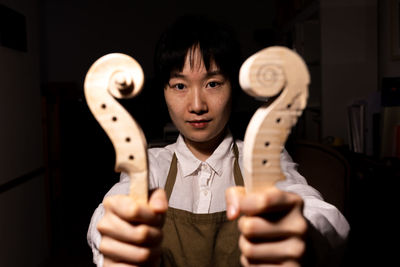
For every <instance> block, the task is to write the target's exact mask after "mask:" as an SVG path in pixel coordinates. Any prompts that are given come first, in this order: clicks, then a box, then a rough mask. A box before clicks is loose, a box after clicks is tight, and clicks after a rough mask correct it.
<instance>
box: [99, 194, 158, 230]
mask: <svg viewBox="0 0 400 267" xmlns="http://www.w3.org/2000/svg"><path fill="white" fill-rule="evenodd" d="M155 193H156V192H155ZM160 195H161V194H160V193H158V194H156V197H155V198H154V200H153V198H150V201H152V202H151V203H153V204H152V205H153V206H154V207H155V208H156V210H153V209H152V207H153V206H152V205H150V203H149V205H140V204H138V203H136V202H135V200H134V199H132V198H131V197H129V196H127V195H115V196H110V197H107V198H106V199H105V200H104V201H103V206H104V209H105V212H106V213H113V214H115V215H116V216H118V217H120V218H121V219H122V220H125V221H129V222H134V223H146V224H148V225H153V226H159V225H161V224H162V223H163V216H162V215H161V214H160V210H161V209H162V208H161V207H159V206H162V205H161V204H160V203H158V202H161V200H162V197H161V196H160Z"/></svg>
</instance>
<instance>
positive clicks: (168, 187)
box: [164, 153, 178, 201]
mask: <svg viewBox="0 0 400 267" xmlns="http://www.w3.org/2000/svg"><path fill="white" fill-rule="evenodd" d="M177 162H178V161H177V159H176V155H175V153H174V155H173V156H172V161H171V166H170V167H169V172H168V176H167V182H166V183H165V187H164V190H165V192H166V193H167V200H168V201H169V198H170V197H171V194H172V189H174V185H175V180H176V174H177V173H178V163H177Z"/></svg>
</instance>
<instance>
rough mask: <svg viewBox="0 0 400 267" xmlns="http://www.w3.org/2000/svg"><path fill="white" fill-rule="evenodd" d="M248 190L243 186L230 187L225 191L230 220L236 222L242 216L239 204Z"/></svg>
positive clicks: (227, 212)
mask: <svg viewBox="0 0 400 267" xmlns="http://www.w3.org/2000/svg"><path fill="white" fill-rule="evenodd" d="M245 194H246V189H245V188H244V187H243V186H234V187H229V188H228V189H226V191H225V199H226V216H227V217H228V219H229V220H234V219H236V218H237V217H239V215H240V209H239V203H240V200H241V199H242V198H243V197H244V196H245Z"/></svg>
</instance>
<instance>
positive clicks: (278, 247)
mask: <svg viewBox="0 0 400 267" xmlns="http://www.w3.org/2000/svg"><path fill="white" fill-rule="evenodd" d="M239 248H240V250H241V251H242V257H243V258H245V259H246V261H247V263H252V264H255V263H265V264H267V263H268V264H278V263H284V262H290V261H291V262H296V261H299V260H300V259H301V257H302V255H303V254H304V251H305V243H304V242H303V240H302V239H301V238H298V237H291V238H288V239H284V240H281V241H276V242H261V243H253V242H249V241H248V240H247V239H246V238H244V237H243V236H241V237H240V239H239ZM247 265H248V264H247Z"/></svg>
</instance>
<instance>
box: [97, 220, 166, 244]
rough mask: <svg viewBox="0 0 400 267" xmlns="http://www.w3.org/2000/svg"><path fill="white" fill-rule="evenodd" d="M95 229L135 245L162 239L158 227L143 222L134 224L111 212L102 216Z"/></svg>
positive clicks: (152, 242)
mask: <svg viewBox="0 0 400 267" xmlns="http://www.w3.org/2000/svg"><path fill="white" fill-rule="evenodd" d="M97 229H98V230H99V232H100V233H101V234H102V235H103V236H108V237H110V238H114V239H116V240H120V241H122V242H126V243H131V244H136V245H142V246H151V245H157V244H158V243H160V242H161V240H162V232H161V231H160V230H159V229H158V228H156V227H150V226H148V225H145V224H140V225H137V226H134V225H132V224H131V223H129V222H127V221H124V220H122V219H121V218H120V217H118V216H116V215H115V214H112V213H110V214H106V215H105V216H104V217H103V219H102V220H101V221H100V222H99V223H98V224H97Z"/></svg>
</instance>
